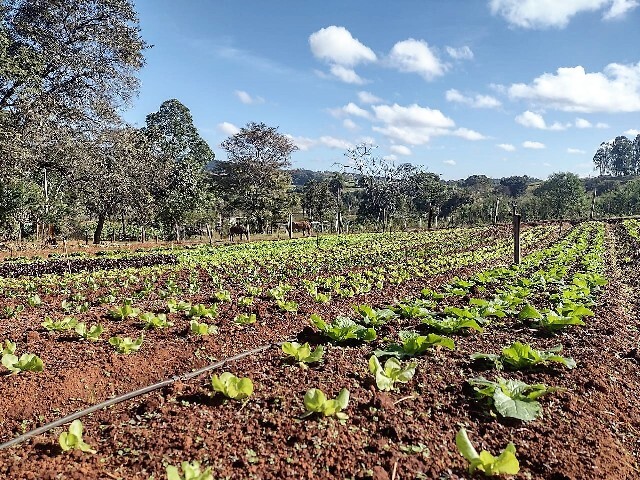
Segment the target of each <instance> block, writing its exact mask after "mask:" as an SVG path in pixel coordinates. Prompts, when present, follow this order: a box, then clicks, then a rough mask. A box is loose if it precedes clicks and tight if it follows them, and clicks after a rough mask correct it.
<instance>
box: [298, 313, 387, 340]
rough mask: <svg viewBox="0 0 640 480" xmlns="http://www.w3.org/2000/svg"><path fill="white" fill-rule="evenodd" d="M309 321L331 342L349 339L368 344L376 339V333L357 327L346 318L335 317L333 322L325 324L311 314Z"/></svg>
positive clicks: (369, 329) (372, 330) (360, 326)
mask: <svg viewBox="0 0 640 480" xmlns="http://www.w3.org/2000/svg"><path fill="white" fill-rule="evenodd" d="M309 321H310V322H311V323H312V324H313V325H314V326H315V327H316V328H317V329H318V330H320V331H321V332H323V333H324V334H325V335H326V336H327V337H329V338H331V339H332V340H337V341H344V340H349V339H356V340H364V341H367V342H370V341H372V340H375V339H376V331H375V329H373V328H366V327H363V326H362V325H358V324H357V323H356V322H354V321H353V320H351V319H350V318H348V317H340V316H339V317H337V318H336V319H335V320H334V321H333V322H331V323H327V322H325V321H324V320H323V319H322V318H321V317H320V315H317V314H315V313H314V314H312V315H311V317H310V318H309Z"/></svg>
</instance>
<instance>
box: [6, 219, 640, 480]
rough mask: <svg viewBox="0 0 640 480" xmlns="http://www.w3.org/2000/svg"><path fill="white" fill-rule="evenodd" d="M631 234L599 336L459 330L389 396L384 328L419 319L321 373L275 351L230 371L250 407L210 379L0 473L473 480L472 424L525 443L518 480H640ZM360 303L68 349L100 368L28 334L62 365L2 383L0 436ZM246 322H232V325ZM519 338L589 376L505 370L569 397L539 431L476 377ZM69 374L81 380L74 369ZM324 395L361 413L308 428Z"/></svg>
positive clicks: (11, 457)
mask: <svg viewBox="0 0 640 480" xmlns="http://www.w3.org/2000/svg"><path fill="white" fill-rule="evenodd" d="M625 235H626V234H625V233H624V231H623V230H621V229H619V228H614V227H610V228H608V229H607V238H606V244H607V248H608V252H609V253H608V255H607V258H606V265H607V272H606V275H607V277H608V278H609V284H608V285H607V286H606V287H604V289H603V293H602V295H601V296H600V298H599V305H598V307H597V308H596V310H595V312H596V316H595V317H594V318H590V319H587V326H586V327H582V328H573V329H569V330H567V331H565V332H562V333H560V334H558V335H555V336H553V337H549V336H544V335H541V334H540V333H538V332H536V331H534V330H531V329H528V328H526V327H525V326H523V325H522V324H521V323H519V322H517V321H515V320H513V321H512V322H506V323H505V324H500V323H498V322H496V323H495V324H491V325H490V326H489V327H488V328H487V329H486V330H485V332H484V333H483V334H477V333H472V334H468V335H457V336H455V341H456V349H455V350H454V351H449V350H446V349H440V348H437V349H433V350H431V351H429V352H428V353H427V354H426V355H424V356H421V357H418V358H417V359H416V361H417V362H418V367H417V371H416V375H415V376H414V378H413V379H412V380H411V381H410V382H409V383H407V384H404V385H402V386H401V387H400V389H399V390H398V391H393V392H389V393H382V392H379V391H378V390H377V389H376V387H375V385H374V383H373V379H372V376H371V374H370V373H369V372H368V368H367V362H368V358H369V356H370V355H371V352H372V351H373V350H374V349H376V348H378V347H380V346H382V345H384V344H386V342H385V341H384V339H383V337H384V336H385V335H386V336H392V335H393V334H395V333H396V332H397V331H398V330H400V329H401V328H406V327H413V326H417V325H418V322H417V321H416V320H399V321H396V322H394V323H393V324H391V325H389V326H387V327H384V328H383V329H382V330H381V333H380V335H379V339H378V340H377V341H376V342H374V343H373V344H365V345H354V344H349V343H347V344H346V345H334V344H330V343H326V344H325V348H326V352H325V356H324V361H323V362H322V363H321V365H320V366H317V367H311V368H308V369H303V368H301V367H300V366H299V365H297V364H291V363H289V362H287V361H286V360H285V359H284V356H283V354H282V353H281V352H280V351H279V349H278V348H276V347H273V348H271V349H269V350H267V351H265V352H263V353H260V354H256V355H253V356H251V357H248V358H245V359H243V360H241V361H238V362H235V363H233V364H228V365H227V366H226V367H225V368H224V369H223V370H227V371H231V372H233V373H235V374H236V375H238V376H248V377H250V378H251V379H252V380H253V382H254V385H255V392H254V394H253V395H252V396H251V397H250V399H249V400H248V401H247V402H246V403H240V402H235V401H231V400H228V401H225V400H221V398H220V396H219V395H217V396H212V395H211V388H210V386H209V385H208V378H209V377H208V376H207V375H203V376H202V377H200V378H198V379H194V380H192V381H189V382H185V383H177V384H174V385H173V386H171V387H167V388H164V389H162V390H159V391H156V392H154V393H151V394H148V395H145V396H142V397H138V398H137V399H135V400H132V401H128V402H125V403H122V404H119V405H117V406H114V407H112V408H109V409H107V410H103V411H100V412H98V413H95V414H93V415H91V416H89V417H85V418H84V419H83V422H84V425H85V441H86V442H87V443H89V444H90V445H92V446H93V447H94V448H95V449H96V450H97V452H98V453H97V454H95V455H91V454H81V453H77V452H73V453H70V454H69V453H62V452H61V451H60V448H59V447H58V446H57V436H58V435H59V433H60V432H61V431H62V429H57V430H55V431H53V432H50V433H48V434H46V435H42V436H39V437H37V438H35V439H33V440H32V441H31V442H29V443H25V444H23V445H21V446H19V447H14V448H11V449H8V450H4V451H2V452H0V478H7V479H48V478H51V479H54V478H69V479H72V478H73V479H76V478H77V479H93V478H96V479H97V478H100V479H102V478H122V479H147V478H150V476H151V475H153V476H154V478H164V470H165V467H166V465H169V464H171V465H178V464H179V463H180V462H181V461H184V460H188V461H192V460H199V461H201V462H203V463H204V464H206V465H209V466H211V467H212V469H213V471H214V478H263V479H276V478H376V479H388V478H389V479H391V478H396V479H406V478H407V479H408V478H424V479H431V478H450V479H455V478H468V474H467V472H466V462H465V461H464V459H463V458H462V457H461V456H460V454H459V453H458V451H457V449H456V447H455V440H454V437H455V433H456V432H457V431H458V429H459V428H460V427H461V426H465V427H466V428H467V430H468V432H469V436H470V438H471V440H472V442H473V443H474V444H475V445H476V448H478V450H480V448H483V449H487V450H489V451H491V452H493V453H497V452H499V451H500V450H501V449H502V448H504V446H505V445H506V444H507V443H508V442H513V443H514V444H515V445H516V449H517V456H518V459H519V461H520V466H521V470H520V473H519V474H518V475H517V476H516V478H522V479H531V478H536V479H537V478H540V479H613V480H617V479H635V478H639V477H640V473H639V471H638V467H637V465H638V454H639V449H638V442H639V441H640V439H639V438H638V431H639V430H640V425H639V424H640V411H639V407H638V406H637V402H636V399H637V398H638V397H639V396H640V388H639V385H638V378H639V377H638V373H639V372H638V368H639V361H640V358H639V357H638V352H637V347H638V340H639V338H638V337H639V334H638V330H637V327H638V322H637V308H638V305H636V300H635V295H633V288H634V287H635V286H637V285H636V283H637V280H635V278H636V276H635V274H634V271H635V270H637V268H638V262H637V259H636V258H635V257H631V256H630V254H629V252H630V251H631V250H633V248H634V247H633V244H632V241H631V239H629V238H628V237H626V236H625ZM636 248H637V247H636ZM475 270H477V268H474V269H465V270H464V271H458V272H450V273H449V274H447V275H442V276H439V277H435V278H433V279H431V281H429V284H431V285H433V286H436V285H438V284H441V283H444V282H446V281H447V280H448V279H450V278H451V277H452V276H453V274H458V275H460V276H463V275H469V274H471V273H473V271H475ZM424 286H426V285H425V281H421V282H418V281H415V282H407V283H406V284H403V285H402V286H401V287H400V288H397V289H396V290H395V291H393V292H392V291H385V292H372V293H370V294H367V296H366V298H363V299H360V298H359V299H358V302H357V303H365V302H366V303H369V304H373V305H380V306H382V305H386V304H389V303H391V302H393V301H394V300H397V299H400V298H403V297H405V296H415V295H416V293H417V292H419V290H420V288H423V287H424ZM353 303H356V302H354V301H353V300H349V299H347V300H344V301H336V302H333V301H332V302H331V304H329V305H328V306H326V307H322V308H320V307H319V306H318V305H317V304H313V305H309V306H305V305H302V303H301V312H300V313H299V314H298V315H293V314H277V315H279V317H278V319H277V321H270V322H268V324H264V325H260V324H258V325H256V326H250V327H237V326H235V325H233V324H231V322H230V321H229V320H224V319H223V320H222V324H221V332H224V335H223V334H222V333H221V334H220V335H218V336H211V337H205V338H202V339H199V340H198V341H197V342H194V341H193V340H192V339H190V340H189V341H187V340H186V331H185V330H186V324H187V323H188V322H187V321H186V320H180V319H179V318H177V317H176V318H175V319H174V320H175V321H176V325H175V326H174V327H173V328H172V329H170V330H167V331H164V332H162V331H160V332H154V333H153V335H152V337H151V340H152V341H151V342H150V344H149V346H148V348H143V349H142V350H141V352H140V353H137V354H135V355H134V356H133V357H128V356H122V355H117V354H115V353H112V350H111V349H110V348H107V347H108V345H102V346H99V345H91V344H87V343H83V344H78V343H76V342H68V343H67V344H65V345H66V348H70V349H77V348H82V349H83V354H82V355H81V356H80V357H78V356H77V355H75V354H73V355H72V354H70V355H69V357H71V358H73V359H74V361H75V362H76V363H77V359H78V358H83V359H88V360H90V359H92V358H95V359H97V360H98V361H88V363H89V367H83V365H82V364H80V365H75V366H74V365H73V363H74V362H70V361H69V360H68V359H65V356H62V355H60V351H61V349H60V344H61V339H60V338H59V334H57V335H55V336H54V335H53V334H48V333H44V332H37V331H33V330H29V331H24V333H23V337H24V338H23V340H25V341H26V345H25V347H24V351H37V352H38V353H39V354H40V356H41V357H42V358H43V360H44V361H45V364H46V365H47V367H48V368H47V369H45V371H44V372H42V373H40V374H38V377H37V378H38V384H34V382H33V380H32V379H31V378H30V377H29V376H28V375H19V376H11V377H7V376H5V377H3V378H2V379H1V382H2V389H3V395H2V396H1V397H2V398H0V415H2V418H3V423H2V427H0V428H1V430H0V432H1V435H0V438H3V439H5V440H6V439H8V438H11V437H12V436H15V435H16V434H19V433H20V429H21V420H25V419H27V420H28V423H26V424H25V425H24V427H23V428H25V429H31V428H33V427H34V426H37V425H39V424H41V423H43V422H46V421H49V420H51V419H53V418H56V417H59V416H61V415H64V414H66V413H70V412H72V411H75V410H77V409H79V408H83V407H85V406H87V405H89V404H93V403H97V402H98V401H100V400H102V399H103V398H102V397H104V396H105V394H106V395H107V396H108V395H110V394H115V393H122V392H123V391H126V390H132V389H134V388H136V387H138V386H142V385H145V384H148V383H151V382H152V381H156V380H159V379H161V378H165V377H166V376H170V375H172V374H174V373H175V372H184V371H187V370H189V369H195V368H197V367H199V366H202V365H205V364H207V363H210V362H211V361H212V360H213V358H223V357H224V356H228V355H231V354H234V353H237V352H239V351H242V350H244V349H247V348H250V347H252V346H255V345H259V344H264V343H269V342H274V341H279V340H283V339H286V338H289V337H292V336H297V337H298V339H299V340H300V341H306V340H309V341H312V342H313V341H316V340H317V339H318V336H317V335H314V334H313V330H312V329H310V328H309V327H306V328H305V325H306V324H307V323H306V317H307V316H308V313H311V311H321V312H322V314H323V315H326V316H327V317H331V316H332V315H336V314H338V313H340V312H346V311H348V308H349V305H351V304H353ZM264 308H272V307H271V306H264ZM306 309H309V311H307V310H306ZM312 309H313V310H312ZM232 313H233V312H228V314H225V315H224V318H226V319H228V318H233V317H232ZM270 315H271V316H270V317H269V316H268V315H267V312H264V317H265V318H273V319H275V318H276V313H275V311H274V312H270ZM221 316H222V315H221ZM225 322H229V323H228V324H226V323H225ZM217 323H219V322H217ZM120 328H121V330H122V333H127V334H132V335H133V334H134V333H133V332H134V331H135V332H137V331H138V330H137V329H136V326H135V325H134V324H128V323H127V322H124V323H123V324H122V325H121V327H120ZM114 333H117V332H116V331H114V332H110V334H114ZM150 335H151V334H150ZM515 340H519V341H522V342H528V343H531V344H532V345H533V346H535V347H536V348H539V349H544V348H549V347H552V346H554V345H557V344H562V345H563V347H564V351H563V355H566V356H571V357H573V358H574V359H575V360H576V362H577V364H578V367H577V368H576V369H574V370H566V369H564V368H563V367H554V368H551V369H545V370H538V371H527V372H503V373H502V375H503V376H505V377H508V378H518V379H521V380H523V381H526V382H527V383H538V382H541V383H546V384H548V385H554V386H558V387H562V388H563V389H565V390H564V391H562V392H556V393H552V394H548V395H546V396H544V397H542V399H541V403H542V405H543V408H544V416H543V418H542V419H539V420H536V421H534V422H530V423H523V422H519V421H515V420H510V419H503V418H496V417H495V416H493V415H491V414H490V412H489V410H488V409H487V408H486V404H485V403H484V402H481V401H479V400H477V399H475V398H474V395H473V391H472V389H471V387H469V386H468V384H467V383H466V382H465V380H467V379H469V378H472V377H477V376H481V375H482V376H485V377H487V378H495V376H496V372H495V371H492V370H486V369H484V368H483V367H481V366H479V365H477V364H475V363H472V362H471V361H470V360H469V355H470V354H472V353H474V352H486V353H498V352H499V351H500V349H501V348H502V347H504V346H507V345H509V344H510V343H511V342H513V341H515ZM62 342H64V340H62ZM145 342H146V340H145ZM20 343H21V344H24V342H20ZM134 358H135V362H133V361H132V359H134ZM50 365H51V368H49V366H50ZM65 370H69V373H68V374H67V375H65V374H63V373H61V372H64V371H65ZM48 371H50V372H51V373H48ZM170 372H171V373H170ZM167 373H169V375H167ZM159 374H162V375H163V376H159ZM312 387H316V388H321V389H322V390H323V391H324V392H325V393H327V394H328V395H329V396H331V397H333V396H335V395H336V394H337V393H338V391H339V390H340V389H341V388H348V389H349V390H350V393H351V400H350V404H349V407H348V408H347V410H346V413H347V414H348V415H349V418H348V419H347V420H346V421H340V420H336V419H333V418H319V417H315V416H313V417H310V418H306V419H304V420H302V419H300V416H301V415H302V414H303V413H304V406H303V402H302V398H303V396H304V393H305V392H306V391H307V390H308V389H309V388H312ZM43 392H44V393H43ZM92 392H93V393H92ZM5 393H8V394H5ZM34 399H35V401H34Z"/></svg>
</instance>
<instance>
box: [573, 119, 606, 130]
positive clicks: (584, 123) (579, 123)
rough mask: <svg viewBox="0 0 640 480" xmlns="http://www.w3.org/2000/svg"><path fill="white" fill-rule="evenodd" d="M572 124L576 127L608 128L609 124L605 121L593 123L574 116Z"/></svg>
mask: <svg viewBox="0 0 640 480" xmlns="http://www.w3.org/2000/svg"><path fill="white" fill-rule="evenodd" d="M574 125H575V126H576V128H609V125H607V124H606V123H603V122H598V123H596V124H595V125H594V124H593V123H591V122H590V121H589V120H587V119H586V118H576V121H575V123H574Z"/></svg>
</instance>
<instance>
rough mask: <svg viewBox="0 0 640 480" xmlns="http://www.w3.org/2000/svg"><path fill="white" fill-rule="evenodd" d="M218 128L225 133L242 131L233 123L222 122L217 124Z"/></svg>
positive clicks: (232, 133)
mask: <svg viewBox="0 0 640 480" xmlns="http://www.w3.org/2000/svg"><path fill="white" fill-rule="evenodd" d="M217 127H218V130H219V131H221V132H222V133H224V134H225V135H229V136H231V135H235V134H236V133H238V132H239V131H240V129H239V128H238V127H236V126H235V125H234V124H233V123H229V122H222V123H219V124H218V125H217Z"/></svg>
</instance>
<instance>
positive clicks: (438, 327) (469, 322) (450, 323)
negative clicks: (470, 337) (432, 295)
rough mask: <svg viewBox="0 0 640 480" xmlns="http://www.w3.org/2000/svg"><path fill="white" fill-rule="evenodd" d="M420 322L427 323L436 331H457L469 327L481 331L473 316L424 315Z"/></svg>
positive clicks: (449, 332) (448, 332)
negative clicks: (441, 316)
mask: <svg viewBox="0 0 640 480" xmlns="http://www.w3.org/2000/svg"><path fill="white" fill-rule="evenodd" d="M422 323H423V324H424V325H427V326H428V327H429V328H430V329H432V330H435V331H436V332H438V333H446V334H451V333H458V332H460V330H463V329H465V328H469V329H472V330H476V331H478V332H480V333H482V328H481V327H480V325H478V322H476V320H475V319H473V318H466V317H444V318H435V317H432V316H431V315H429V316H427V317H424V318H423V319H422Z"/></svg>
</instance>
